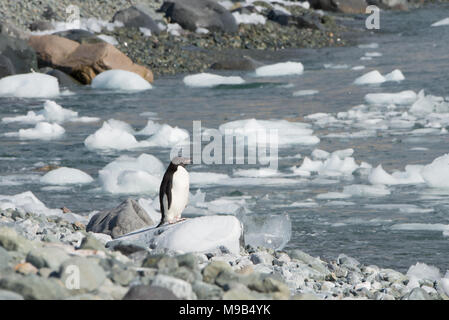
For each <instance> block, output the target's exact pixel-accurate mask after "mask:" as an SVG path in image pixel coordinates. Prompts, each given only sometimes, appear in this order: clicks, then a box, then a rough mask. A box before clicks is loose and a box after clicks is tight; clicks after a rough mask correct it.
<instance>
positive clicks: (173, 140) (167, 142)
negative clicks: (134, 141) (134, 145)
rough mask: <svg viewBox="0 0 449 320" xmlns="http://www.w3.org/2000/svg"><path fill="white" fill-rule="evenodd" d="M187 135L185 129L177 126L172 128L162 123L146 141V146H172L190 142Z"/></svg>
mask: <svg viewBox="0 0 449 320" xmlns="http://www.w3.org/2000/svg"><path fill="white" fill-rule="evenodd" d="M189 137H190V135H189V132H188V131H187V130H184V129H181V128H178V127H174V128H173V127H171V126H169V125H168V124H163V125H162V126H161V127H160V128H159V130H157V131H156V133H155V134H154V135H152V136H151V137H150V138H149V139H148V140H147V141H146V143H147V144H148V146H157V147H173V146H176V145H179V144H188V143H190V142H189Z"/></svg>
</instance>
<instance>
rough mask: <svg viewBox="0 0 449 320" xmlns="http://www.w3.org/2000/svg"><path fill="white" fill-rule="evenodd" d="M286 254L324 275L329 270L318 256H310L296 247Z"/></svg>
mask: <svg viewBox="0 0 449 320" xmlns="http://www.w3.org/2000/svg"><path fill="white" fill-rule="evenodd" d="M288 254H289V256H290V258H292V259H296V260H299V261H301V262H303V263H304V264H306V265H308V266H310V267H311V268H313V269H315V270H317V271H318V272H320V273H323V274H324V275H326V274H328V273H329V270H328V269H327V268H326V266H325V265H324V263H323V262H322V261H321V260H320V259H319V258H315V257H312V256H311V255H309V254H307V253H305V252H303V251H301V250H298V249H294V250H291V251H289V252H288Z"/></svg>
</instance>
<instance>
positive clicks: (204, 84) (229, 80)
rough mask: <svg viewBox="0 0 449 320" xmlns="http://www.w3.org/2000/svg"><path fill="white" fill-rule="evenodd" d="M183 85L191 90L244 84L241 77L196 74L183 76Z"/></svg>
mask: <svg viewBox="0 0 449 320" xmlns="http://www.w3.org/2000/svg"><path fill="white" fill-rule="evenodd" d="M183 81H184V84H185V85H186V86H188V87H193V88H211V87H216V86H219V85H235V84H242V83H245V80H243V79H242V78H241V77H238V76H230V77H225V76H220V75H218V74H212V73H204V72H203V73H198V74H192V75H188V76H185V77H184V79H183Z"/></svg>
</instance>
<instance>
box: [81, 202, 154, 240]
mask: <svg viewBox="0 0 449 320" xmlns="http://www.w3.org/2000/svg"><path fill="white" fill-rule="evenodd" d="M152 225H154V222H153V220H151V218H150V216H149V215H148V213H147V212H146V211H145V210H144V209H143V208H142V207H141V206H140V205H139V204H138V203H137V202H136V201H135V200H133V199H127V200H125V201H124V202H122V203H121V204H120V205H119V206H118V207H117V208H115V209H112V210H106V211H103V212H100V213H97V214H96V215H94V216H93V217H92V218H91V219H90V221H89V224H88V225H87V229H86V230H87V231H92V232H100V233H105V234H108V235H110V236H111V237H112V238H117V237H120V236H122V235H124V234H126V233H129V232H132V231H135V230H137V229H141V228H144V227H147V226H152Z"/></svg>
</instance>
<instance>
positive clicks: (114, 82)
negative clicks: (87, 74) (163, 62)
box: [91, 69, 152, 91]
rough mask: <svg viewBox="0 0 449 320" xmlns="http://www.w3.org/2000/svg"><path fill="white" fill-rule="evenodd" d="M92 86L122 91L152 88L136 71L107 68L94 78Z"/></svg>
mask: <svg viewBox="0 0 449 320" xmlns="http://www.w3.org/2000/svg"><path fill="white" fill-rule="evenodd" d="M91 85H92V88H95V89H109V90H120V91H141V90H148V89H151V88H152V86H151V84H150V83H149V82H148V81H147V80H145V79H144V78H142V77H141V76H140V75H138V74H137V73H134V72H130V71H125V70H117V69H115V70H107V71H103V72H102V73H100V74H99V75H97V76H96V77H95V78H94V79H93V80H92V84H91Z"/></svg>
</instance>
